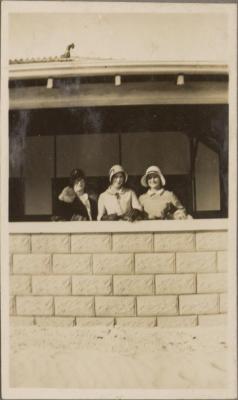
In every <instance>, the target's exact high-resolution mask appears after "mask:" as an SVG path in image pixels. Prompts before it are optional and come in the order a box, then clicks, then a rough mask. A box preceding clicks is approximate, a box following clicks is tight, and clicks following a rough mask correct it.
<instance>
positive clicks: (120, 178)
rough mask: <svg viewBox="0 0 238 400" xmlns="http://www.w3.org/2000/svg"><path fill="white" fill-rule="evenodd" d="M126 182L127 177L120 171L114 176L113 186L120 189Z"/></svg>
mask: <svg viewBox="0 0 238 400" xmlns="http://www.w3.org/2000/svg"><path fill="white" fill-rule="evenodd" d="M124 182H125V178H124V174H123V173H122V172H118V173H117V174H115V175H114V176H113V178H112V186H113V187H114V188H115V189H120V188H121V187H122V186H123V185H124Z"/></svg>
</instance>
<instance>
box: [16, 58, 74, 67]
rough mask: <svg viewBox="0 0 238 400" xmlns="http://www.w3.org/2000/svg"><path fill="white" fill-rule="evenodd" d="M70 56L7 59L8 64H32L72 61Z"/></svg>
mask: <svg viewBox="0 0 238 400" xmlns="http://www.w3.org/2000/svg"><path fill="white" fill-rule="evenodd" d="M73 60H74V59H73V58H72V57H59V56H56V57H43V58H38V57H37V58H15V59H13V60H9V64H11V65H12V64H33V63H47V62H65V61H73Z"/></svg>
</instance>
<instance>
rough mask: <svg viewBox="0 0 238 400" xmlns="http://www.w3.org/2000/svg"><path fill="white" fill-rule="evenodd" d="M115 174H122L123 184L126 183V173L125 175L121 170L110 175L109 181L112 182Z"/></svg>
mask: <svg viewBox="0 0 238 400" xmlns="http://www.w3.org/2000/svg"><path fill="white" fill-rule="evenodd" d="M117 174H122V175H123V185H124V184H125V183H126V175H125V172H122V171H118V172H116V173H115V174H114V175H112V178H111V183H113V180H114V178H115V177H116V175H117Z"/></svg>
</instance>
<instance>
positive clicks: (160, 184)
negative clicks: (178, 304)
mask: <svg viewBox="0 0 238 400" xmlns="http://www.w3.org/2000/svg"><path fill="white" fill-rule="evenodd" d="M165 183H166V181H165V177H164V176H163V174H162V172H161V170H160V169H159V167H157V166H155V165H152V166H151V167H149V168H147V170H146V172H145V174H144V175H143V176H142V178H141V184H142V186H144V187H146V188H148V190H147V192H146V193H144V194H142V195H141V196H140V198H139V201H140V203H141V205H142V207H143V210H144V212H145V213H146V214H147V216H148V219H188V218H192V217H191V216H188V215H187V213H186V210H185V208H184V207H183V205H182V204H181V203H180V201H179V199H178V198H177V197H176V196H175V194H174V193H173V192H169V191H168V190H165V189H164V186H165Z"/></svg>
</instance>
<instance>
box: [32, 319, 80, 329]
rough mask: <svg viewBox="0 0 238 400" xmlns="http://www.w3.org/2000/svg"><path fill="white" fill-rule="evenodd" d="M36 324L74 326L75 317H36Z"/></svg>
mask: <svg viewBox="0 0 238 400" xmlns="http://www.w3.org/2000/svg"><path fill="white" fill-rule="evenodd" d="M36 325H38V326H52V327H54V326H55V327H58V326H59V327H60V326H62V327H64V326H74V325H75V318H73V317H36Z"/></svg>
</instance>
